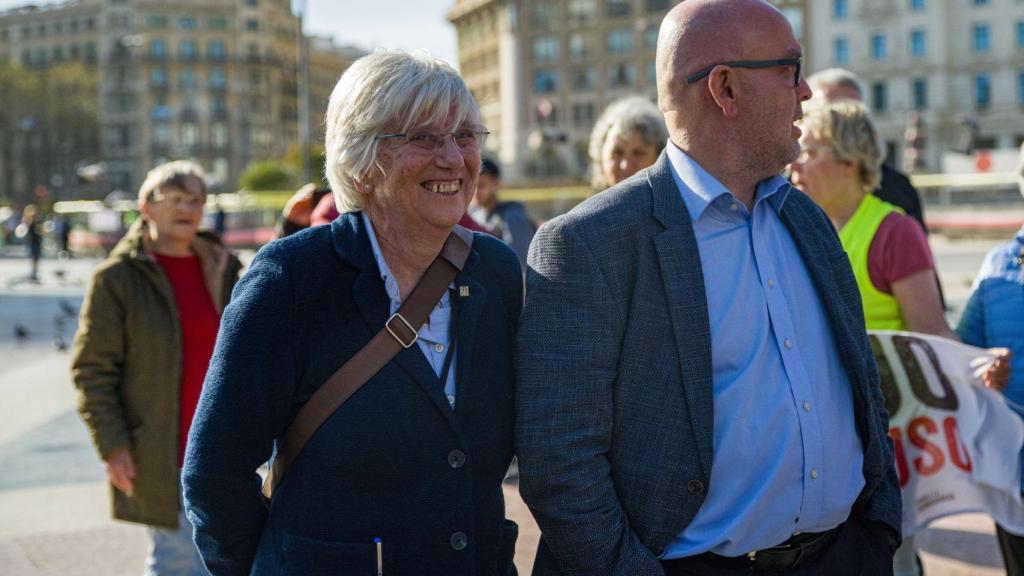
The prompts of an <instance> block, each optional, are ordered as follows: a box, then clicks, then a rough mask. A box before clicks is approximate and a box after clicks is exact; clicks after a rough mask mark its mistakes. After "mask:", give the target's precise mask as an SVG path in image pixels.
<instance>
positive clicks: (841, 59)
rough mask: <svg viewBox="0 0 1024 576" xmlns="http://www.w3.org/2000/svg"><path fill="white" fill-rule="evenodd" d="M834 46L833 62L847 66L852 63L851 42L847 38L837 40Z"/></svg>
mask: <svg viewBox="0 0 1024 576" xmlns="http://www.w3.org/2000/svg"><path fill="white" fill-rule="evenodd" d="M832 46H833V57H832V60H833V61H834V62H835V63H836V64H847V63H849V62H850V41H849V40H847V39H846V38H842V37H840V38H836V39H835V42H833V44H832Z"/></svg>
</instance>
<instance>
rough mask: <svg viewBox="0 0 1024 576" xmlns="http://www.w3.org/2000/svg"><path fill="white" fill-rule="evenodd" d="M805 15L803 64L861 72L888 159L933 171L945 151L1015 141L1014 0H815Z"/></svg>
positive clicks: (1018, 72)
mask: <svg viewBox="0 0 1024 576" xmlns="http://www.w3.org/2000/svg"><path fill="white" fill-rule="evenodd" d="M805 16H806V18H807V24H808V28H809V29H810V30H811V41H810V48H811V50H810V51H811V52H812V53H813V54H814V55H815V58H814V59H813V60H812V61H811V62H810V71H815V70H820V69H823V68H830V67H842V68H847V69H850V70H852V71H854V72H856V73H857V74H858V75H859V76H860V77H861V79H862V81H863V83H864V89H865V95H864V96H865V102H866V104H867V105H868V106H869V107H870V108H871V110H872V113H873V114H874V116H875V118H876V121H877V124H878V126H879V131H880V132H881V136H882V138H883V139H884V140H885V142H886V144H887V147H888V149H889V153H890V159H891V160H894V161H895V162H896V163H897V165H906V166H905V167H907V168H914V169H915V170H918V171H922V172H940V171H943V170H944V169H945V168H946V167H945V166H944V165H943V158H944V156H946V155H947V154H948V153H949V152H951V151H959V152H972V151H977V150H1000V149H1001V150H1009V149H1014V148H1016V147H1019V146H1020V144H1021V141H1022V140H1024V114H1022V111H1024V0H821V1H820V2H814V4H813V6H811V7H809V8H808V12H807V14H806V15H805ZM912 117H916V118H917V120H916V121H914V120H911V118H912ZM908 123H911V124H912V126H911V127H912V128H913V129H914V131H915V132H916V135H917V138H916V141H911V142H908V141H907V138H906V132H907V127H908ZM908 145H909V146H910V147H912V148H914V149H915V154H916V155H918V158H917V162H916V166H911V165H910V164H915V163H911V162H903V160H904V159H905V158H904V155H905V148H907V147H908ZM918 151H919V152H918Z"/></svg>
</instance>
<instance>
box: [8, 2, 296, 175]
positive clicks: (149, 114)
mask: <svg viewBox="0 0 1024 576" xmlns="http://www.w3.org/2000/svg"><path fill="white" fill-rule="evenodd" d="M298 38H299V26H298V19H297V18H296V17H295V16H294V15H293V14H292V12H291V7H290V3H289V0H72V1H70V2H67V3H64V4H51V5H44V6H40V7H34V6H25V7H21V8H15V9H12V10H8V11H6V12H2V13H0V60H6V61H7V62H13V63H18V64H20V65H22V66H24V67H26V68H29V69H41V68H44V67H47V66H51V65H53V64H55V63H57V62H61V61H65V60H72V61H81V62H83V63H85V64H87V65H89V66H92V67H94V68H95V70H96V74H97V75H98V78H99V81H98V91H97V93H95V94H74V95H66V97H75V98H97V99H98V101H99V111H100V112H99V115H100V126H101V128H100V138H99V150H98V152H97V154H96V158H95V161H97V162H100V161H102V162H103V165H104V166H105V174H104V183H105V187H106V189H107V190H108V191H109V190H110V189H121V190H125V191H128V192H130V191H132V190H134V189H135V188H137V187H138V185H139V184H140V183H141V181H142V178H143V177H144V176H145V173H146V171H148V170H149V168H151V167H152V166H153V165H155V164H158V163H160V162H162V161H166V160H170V159H178V158H190V159H194V160H196V161H198V162H199V163H201V164H202V165H203V167H204V168H205V169H206V170H207V171H208V173H209V175H210V179H211V182H212V184H213V185H214V189H215V190H217V189H219V190H228V189H233V188H234V186H235V185H236V184H237V182H238V177H239V175H240V174H241V172H242V171H243V170H244V169H245V167H246V166H247V165H248V164H249V163H250V162H252V161H253V160H260V159H268V158H279V157H281V156H282V155H283V153H284V151H285V150H286V148H287V147H288V146H289V145H291V144H294V143H295V142H296V141H297V138H298V129H297V121H298V96H297V67H298V48H299V44H298Z"/></svg>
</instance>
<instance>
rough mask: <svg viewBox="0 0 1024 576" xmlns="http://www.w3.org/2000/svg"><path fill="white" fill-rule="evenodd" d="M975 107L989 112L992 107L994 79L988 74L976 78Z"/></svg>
mask: <svg viewBox="0 0 1024 576" xmlns="http://www.w3.org/2000/svg"><path fill="white" fill-rule="evenodd" d="M974 105H975V107H976V108H977V109H978V110H988V108H989V106H991V105H992V78H991V77H989V75H988V74H978V75H977V76H975V77H974Z"/></svg>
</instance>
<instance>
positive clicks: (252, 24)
mask: <svg viewBox="0 0 1024 576" xmlns="http://www.w3.org/2000/svg"><path fill="white" fill-rule="evenodd" d="M245 29H246V30H248V31H249V32H259V30H260V23H259V20H256V19H255V18H247V19H246V20H245Z"/></svg>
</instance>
